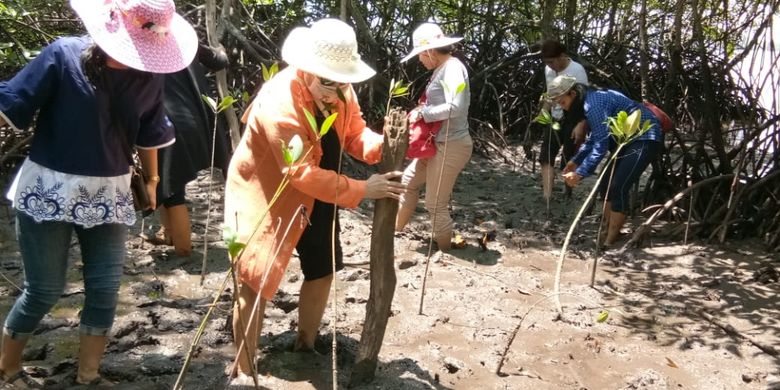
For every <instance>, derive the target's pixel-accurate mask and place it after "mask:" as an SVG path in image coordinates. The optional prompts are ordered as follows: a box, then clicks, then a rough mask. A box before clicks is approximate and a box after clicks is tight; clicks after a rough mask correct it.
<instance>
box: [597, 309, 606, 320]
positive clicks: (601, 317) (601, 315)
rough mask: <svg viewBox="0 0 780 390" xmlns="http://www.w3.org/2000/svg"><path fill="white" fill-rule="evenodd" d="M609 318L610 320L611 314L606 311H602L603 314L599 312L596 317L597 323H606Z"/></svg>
mask: <svg viewBox="0 0 780 390" xmlns="http://www.w3.org/2000/svg"><path fill="white" fill-rule="evenodd" d="M608 318H609V312H608V311H606V310H602V311H601V312H599V315H598V316H596V321H597V322H604V321H606V320H607V319H608Z"/></svg>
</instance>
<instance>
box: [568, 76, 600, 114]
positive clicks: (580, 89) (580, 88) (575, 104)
mask: <svg viewBox="0 0 780 390" xmlns="http://www.w3.org/2000/svg"><path fill="white" fill-rule="evenodd" d="M593 89H595V88H592V87H590V86H587V85H585V84H582V83H576V84H574V86H573V87H571V90H572V91H574V92H575V95H574V100H573V101H572V102H571V106H569V107H570V108H569V111H568V112H567V113H566V115H569V116H571V117H572V118H573V119H576V120H581V119H585V93H586V92H587V91H588V90H593Z"/></svg>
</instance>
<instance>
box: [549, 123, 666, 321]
mask: <svg viewBox="0 0 780 390" xmlns="http://www.w3.org/2000/svg"><path fill="white" fill-rule="evenodd" d="M641 120H642V111H640V110H636V111H634V112H633V113H631V115H628V114H627V113H626V112H625V111H620V112H619V113H618V114H617V116H615V117H609V118H607V126H608V127H609V132H610V136H611V137H613V139H614V140H615V142H616V143H617V149H616V150H615V151H614V152H613V153H612V154H611V155H610V157H609V163H608V164H615V162H616V160H617V156H618V155H619V154H620V151H621V150H622V149H623V147H624V146H626V145H628V144H629V143H631V142H632V141H633V140H635V139H636V138H637V137H639V136H641V135H642V134H644V133H645V132H647V131H648V130H650V127H651V126H652V125H651V123H650V121H649V120H646V121H645V122H644V123H643V124H641V126H640V121H641ZM608 166H609V165H608ZM606 172H607V169H604V170H602V171H601V174H600V175H599V177H598V179H597V180H596V182H595V183H594V184H593V189H592V190H591V191H590V194H588V197H587V198H586V199H585V202H583V204H582V206H581V207H580V210H579V211H578V212H577V215H576V216H575V217H574V221H572V223H571V226H569V232H568V233H567V234H566V239H565V240H564V241H563V246H562V247H561V254H560V257H559V258H558V263H557V265H556V268H555V285H554V286H555V287H554V290H553V291H554V292H555V294H556V295H555V306H556V307H557V309H558V313H561V314H562V313H563V306H562V305H561V299H560V296H559V294H560V291H561V272H562V270H563V260H564V259H565V258H566V250H567V249H568V247H569V242H571V237H572V235H573V234H574V229H575V228H576V227H577V224H579V222H580V219H582V215H583V214H585V209H587V206H588V204H590V202H591V201H592V200H593V197H594V196H595V195H596V191H598V189H599V183H600V182H601V180H602V179H603V178H604V175H605V174H606ZM597 262H598V258H596V257H594V259H593V270H592V274H593V275H595V272H596V265H597Z"/></svg>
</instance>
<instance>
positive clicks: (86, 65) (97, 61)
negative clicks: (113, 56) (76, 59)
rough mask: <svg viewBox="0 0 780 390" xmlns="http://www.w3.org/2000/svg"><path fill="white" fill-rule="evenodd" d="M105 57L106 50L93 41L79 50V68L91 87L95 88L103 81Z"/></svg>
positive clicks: (106, 56)
mask: <svg viewBox="0 0 780 390" xmlns="http://www.w3.org/2000/svg"><path fill="white" fill-rule="evenodd" d="M107 58H108V55H106V52H104V51H103V49H101V48H100V46H98V45H97V44H96V43H94V42H93V43H92V44H91V45H89V46H88V47H87V48H86V49H84V51H83V52H81V69H82V71H83V72H84V75H85V76H87V79H88V80H89V82H90V83H92V88H95V89H97V87H98V85H101V84H102V83H103V73H104V72H105V70H106V59H107Z"/></svg>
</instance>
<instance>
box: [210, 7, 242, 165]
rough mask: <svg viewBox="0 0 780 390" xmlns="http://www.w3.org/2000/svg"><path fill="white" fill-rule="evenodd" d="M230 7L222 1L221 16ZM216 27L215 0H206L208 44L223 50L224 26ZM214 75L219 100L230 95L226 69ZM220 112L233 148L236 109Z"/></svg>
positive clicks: (237, 136) (236, 136) (237, 134)
mask: <svg viewBox="0 0 780 390" xmlns="http://www.w3.org/2000/svg"><path fill="white" fill-rule="evenodd" d="M231 7H232V1H231V0H224V1H223V2H222V18H227V16H228V15H229V14H230V9H231ZM217 27H218V26H217V0H206V36H207V37H208V41H209V46H211V47H215V48H222V49H223V50H224V47H223V46H222V43H220V40H221V38H222V35H223V33H224V28H222V27H220V28H219V31H218V28H217ZM215 76H216V79H217V94H218V95H219V100H222V99H224V98H225V96H228V95H230V91H229V90H228V84H227V70H225V69H223V70H220V71H217V72H216V74H215ZM222 113H223V114H224V115H225V119H227V123H228V126H229V127H230V144H231V146H232V149H233V150H235V149H236V146H238V141H239V140H240V139H241V133H240V132H239V123H238V117H237V116H236V110H235V109H234V108H233V106H230V107H228V108H227V109H226V110H224V111H222Z"/></svg>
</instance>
